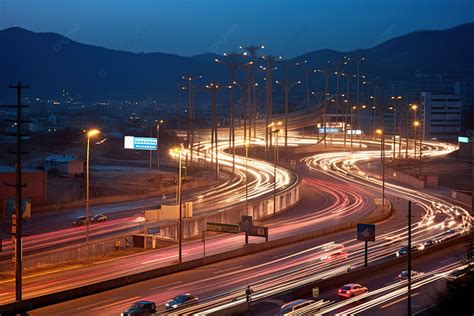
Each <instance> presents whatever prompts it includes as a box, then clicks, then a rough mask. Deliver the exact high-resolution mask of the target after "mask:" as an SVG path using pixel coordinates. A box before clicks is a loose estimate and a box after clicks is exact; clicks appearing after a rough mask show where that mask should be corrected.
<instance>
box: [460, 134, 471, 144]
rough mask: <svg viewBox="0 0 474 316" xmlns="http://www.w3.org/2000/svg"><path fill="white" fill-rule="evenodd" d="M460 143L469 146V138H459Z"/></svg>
mask: <svg viewBox="0 0 474 316" xmlns="http://www.w3.org/2000/svg"><path fill="white" fill-rule="evenodd" d="M458 142H459V143H465V144H467V143H469V137H464V136H458Z"/></svg>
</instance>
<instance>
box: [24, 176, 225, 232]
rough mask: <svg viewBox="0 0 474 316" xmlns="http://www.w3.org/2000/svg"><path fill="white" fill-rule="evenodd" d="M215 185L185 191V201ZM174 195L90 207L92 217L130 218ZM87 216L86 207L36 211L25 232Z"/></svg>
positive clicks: (56, 226) (58, 226)
mask: <svg viewBox="0 0 474 316" xmlns="http://www.w3.org/2000/svg"><path fill="white" fill-rule="evenodd" d="M215 186H216V185H213V186H212V187H210V188H204V189H203V188H198V189H192V190H186V191H183V199H184V200H187V199H191V198H194V197H195V196H196V195H200V194H202V193H203V192H205V191H208V190H212V188H213V187H215ZM174 196H175V195H174V194H171V195H170V194H168V195H167V198H166V199H162V197H161V196H156V197H150V198H146V199H139V200H133V201H125V202H115V203H107V204H101V205H94V206H91V207H90V214H91V216H93V215H95V214H106V215H107V217H110V219H117V218H123V217H127V216H130V213H133V214H135V213H140V211H143V210H145V209H149V208H150V207H156V206H158V205H161V204H163V203H173V202H175V199H174V198H173V197H174ZM84 215H85V206H82V207H74V208H67V209H61V210H54V211H44V212H39V213H38V214H35V212H34V209H33V213H32V221H30V222H24V230H25V232H29V233H30V234H32V235H34V234H39V233H45V232H50V231H51V230H52V229H54V230H57V229H63V228H68V227H71V225H72V222H73V220H74V219H75V218H77V217H79V216H84Z"/></svg>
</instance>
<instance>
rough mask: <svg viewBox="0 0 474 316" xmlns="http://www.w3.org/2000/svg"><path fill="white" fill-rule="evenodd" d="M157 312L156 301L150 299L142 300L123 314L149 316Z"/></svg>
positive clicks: (123, 315)
mask: <svg viewBox="0 0 474 316" xmlns="http://www.w3.org/2000/svg"><path fill="white" fill-rule="evenodd" d="M155 313H156V306H155V303H153V302H150V301H140V302H136V303H134V304H133V305H132V306H130V307H129V308H128V309H127V310H126V311H124V312H123V313H122V316H149V315H154V314H155Z"/></svg>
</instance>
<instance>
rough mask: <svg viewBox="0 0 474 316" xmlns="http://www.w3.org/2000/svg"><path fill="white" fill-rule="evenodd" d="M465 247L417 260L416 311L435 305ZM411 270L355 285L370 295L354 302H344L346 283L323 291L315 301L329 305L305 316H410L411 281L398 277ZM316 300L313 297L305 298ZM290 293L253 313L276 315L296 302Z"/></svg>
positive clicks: (264, 302)
mask: <svg viewBox="0 0 474 316" xmlns="http://www.w3.org/2000/svg"><path fill="white" fill-rule="evenodd" d="M465 249H466V248H465V245H464V244H459V245H456V246H453V247H450V248H446V249H444V250H441V251H438V252H435V253H432V254H430V255H427V256H423V257H420V258H417V259H415V260H413V262H412V269H413V270H415V271H417V272H419V273H420V274H419V275H418V276H416V277H414V278H413V279H412V312H413V313H416V312H419V311H421V310H423V309H425V308H427V307H429V306H431V305H433V304H434V303H435V298H436V295H437V293H438V291H441V290H443V289H444V287H445V284H446V280H445V278H444V277H445V275H447V274H449V273H450V272H451V271H453V270H456V269H459V268H461V267H462V266H463V264H462V262H461V261H460V258H461V257H462V256H463V255H464V254H465ZM406 269H407V264H406V263H404V264H399V265H396V266H393V267H391V268H388V269H386V270H383V271H382V272H381V273H377V274H374V275H370V276H368V277H364V278H362V279H359V280H353V283H358V284H361V285H363V286H365V287H367V288H368V289H369V292H368V293H366V294H363V295H360V296H357V297H354V298H351V299H341V298H340V297H338V295H337V290H338V289H339V287H341V286H343V285H344V284H334V287H333V288H331V289H327V290H325V291H322V292H321V293H320V295H319V297H318V298H317V299H316V300H315V301H318V302H319V301H320V300H323V301H325V302H327V305H326V306H325V307H324V308H322V309H321V308H319V307H316V306H317V305H316V304H314V305H313V306H308V308H304V309H302V310H300V312H301V313H308V314H318V315H321V314H322V315H324V314H327V315H334V314H335V315H356V314H363V315H383V314H389V315H405V314H406V313H407V300H406V299H407V281H406V280H400V279H399V278H398V274H399V273H400V272H401V271H403V270H406ZM302 298H304V299H313V298H312V297H302ZM293 299H295V298H292V297H291V295H289V294H284V295H281V296H277V297H272V298H271V299H263V300H262V301H260V302H258V303H256V304H255V305H254V306H253V307H252V312H251V313H250V314H258V315H275V314H276V313H277V312H278V311H279V309H280V306H281V305H283V304H285V303H287V302H289V301H291V300H293Z"/></svg>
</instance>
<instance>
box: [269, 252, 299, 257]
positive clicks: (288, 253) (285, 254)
mask: <svg viewBox="0 0 474 316" xmlns="http://www.w3.org/2000/svg"><path fill="white" fill-rule="evenodd" d="M293 253H294V252H293V251H292V252H287V253H284V254H282V255H278V256H273V257H271V259H276V258H280V257H284V256H287V255H291V254H293Z"/></svg>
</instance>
